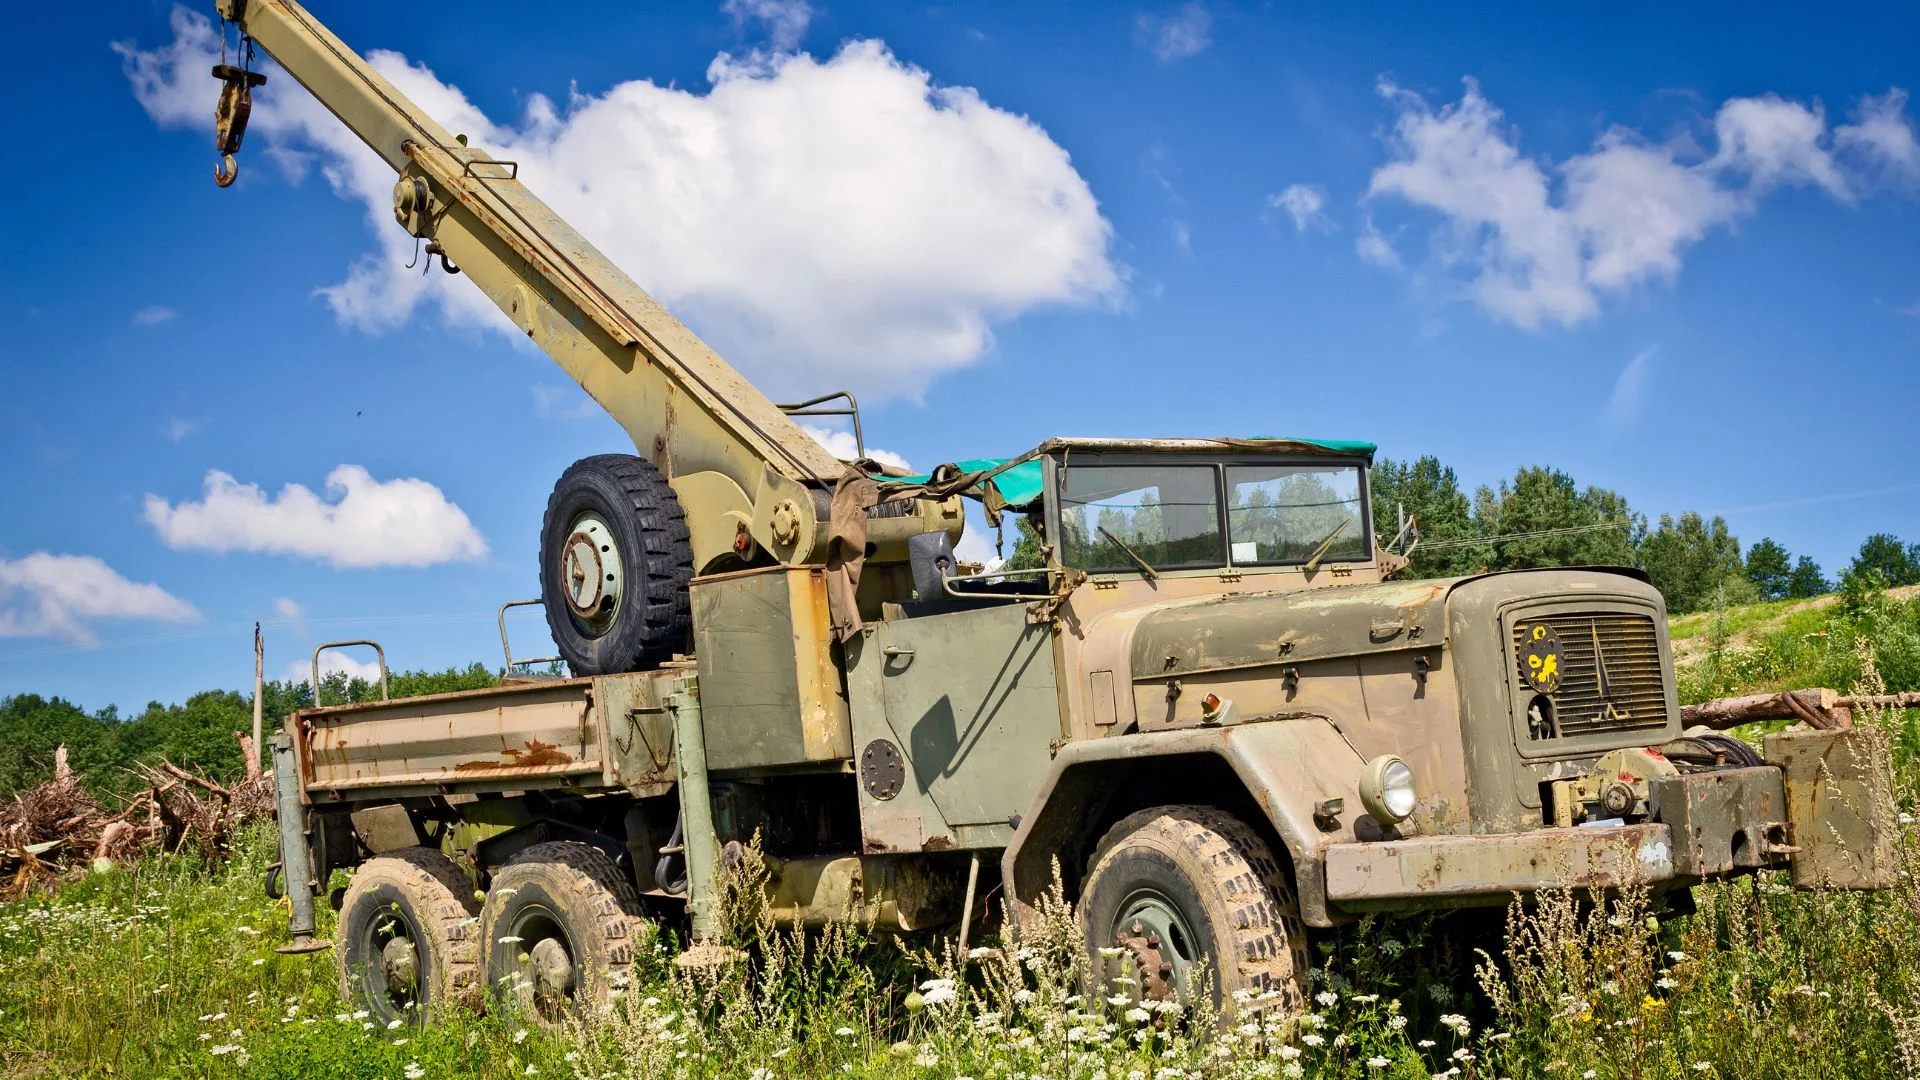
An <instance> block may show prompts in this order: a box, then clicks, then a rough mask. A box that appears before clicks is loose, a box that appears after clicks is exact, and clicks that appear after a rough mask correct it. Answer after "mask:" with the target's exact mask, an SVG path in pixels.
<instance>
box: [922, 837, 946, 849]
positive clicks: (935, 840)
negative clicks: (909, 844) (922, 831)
mask: <svg viewBox="0 0 1920 1080" xmlns="http://www.w3.org/2000/svg"><path fill="white" fill-rule="evenodd" d="M920 850H921V851H951V850H953V837H951V836H929V837H927V841H926V843H924V844H921V845H920Z"/></svg>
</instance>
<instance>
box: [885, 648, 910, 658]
mask: <svg viewBox="0 0 1920 1080" xmlns="http://www.w3.org/2000/svg"><path fill="white" fill-rule="evenodd" d="M880 655H881V656H886V657H894V656H904V657H906V658H908V659H909V660H911V659H912V658H913V650H912V649H903V648H901V647H900V646H898V645H889V646H887V647H886V648H884V649H881V650H880Z"/></svg>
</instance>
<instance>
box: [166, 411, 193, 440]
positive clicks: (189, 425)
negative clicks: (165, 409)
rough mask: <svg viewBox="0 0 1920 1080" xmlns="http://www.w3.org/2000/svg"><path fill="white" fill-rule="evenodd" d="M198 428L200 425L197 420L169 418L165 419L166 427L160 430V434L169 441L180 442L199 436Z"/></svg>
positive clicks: (178, 417)
mask: <svg viewBox="0 0 1920 1080" xmlns="http://www.w3.org/2000/svg"><path fill="white" fill-rule="evenodd" d="M200 428H201V423H200V421H198V420H188V419H187V418H185V417H182V416H170V417H168V418H167V423H166V425H165V426H164V427H162V428H161V429H160V433H161V434H162V435H165V436H166V437H167V439H168V440H169V441H172V442H181V441H183V440H186V439H190V438H192V437H193V436H195V435H197V434H199V433H200Z"/></svg>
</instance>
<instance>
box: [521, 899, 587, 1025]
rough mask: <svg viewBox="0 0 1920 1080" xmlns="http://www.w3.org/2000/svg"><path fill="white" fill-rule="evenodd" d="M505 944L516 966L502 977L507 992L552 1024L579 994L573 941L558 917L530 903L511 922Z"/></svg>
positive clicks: (533, 1013)
mask: <svg viewBox="0 0 1920 1080" xmlns="http://www.w3.org/2000/svg"><path fill="white" fill-rule="evenodd" d="M502 944H504V945H505V946H507V947H508V948H509V949H510V950H511V951H510V952H509V954H508V955H509V956H510V957H511V958H512V961H513V968H512V970H511V971H510V972H508V973H507V974H506V975H504V976H503V978H505V979H506V980H507V983H508V985H507V987H506V989H507V990H508V993H509V994H510V995H511V996H512V997H513V999H514V1000H515V1001H517V1002H519V1004H520V1006H521V1007H522V1008H524V1009H526V1010H527V1011H528V1012H529V1013H530V1014H532V1015H533V1016H536V1017H538V1018H539V1019H540V1020H542V1021H543V1022H548V1023H551V1022H553V1021H556V1020H558V1019H559V1018H560V1016H561V1014H563V1013H565V1012H566V1011H567V1009H568V1008H570V1007H571V1006H572V1005H573V1002H574V998H575V996H576V993H577V989H578V987H577V985H576V983H577V981H578V980H577V978H576V975H577V971H576V968H575V966H574V960H573V956H574V951H573V942H572V941H571V940H569V939H568V937H567V932H566V928H565V927H564V926H563V925H562V924H561V922H560V918H559V916H557V915H555V914H554V913H553V912H552V911H550V910H548V909H547V908H545V907H542V906H539V905H537V904H535V905H529V906H528V907H526V908H523V909H522V910H521V911H520V912H519V913H518V914H516V915H515V916H514V917H513V919H512V921H511V922H510V923H509V924H508V927H507V933H506V935H505V936H504V938H503V939H502Z"/></svg>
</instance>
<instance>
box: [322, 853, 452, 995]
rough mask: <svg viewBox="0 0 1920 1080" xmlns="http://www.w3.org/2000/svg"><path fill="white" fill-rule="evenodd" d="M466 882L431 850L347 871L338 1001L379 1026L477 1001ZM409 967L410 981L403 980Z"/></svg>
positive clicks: (337, 946)
mask: <svg viewBox="0 0 1920 1080" xmlns="http://www.w3.org/2000/svg"><path fill="white" fill-rule="evenodd" d="M474 913H475V904H474V902H473V882H472V881H471V880H470V879H469V878H468V877H467V875H466V874H465V873H464V872H462V871H461V869H460V868H459V867H458V866H456V865H454V862H453V860H452V859H449V858H448V857H447V856H445V855H443V854H441V853H440V852H438V851H435V850H433V849H431V848H422V847H414V848H403V849H401V850H399V851H391V852H388V853H387V854H385V855H380V856H377V857H375V858H372V859H368V860H367V861H366V862H364V863H361V864H360V866H359V868H357V869H356V870H354V872H353V879H352V881H351V882H349V883H348V885H347V890H346V894H345V895H344V897H343V898H342V900H341V904H340V920H339V924H338V927H337V929H336V930H335V933H334V959H335V963H336V964H337V966H338V968H339V972H340V999H341V1000H342V1001H344V1002H346V1003H347V1005H348V1006H349V1008H352V1009H365V1010H366V1011H367V1012H368V1013H369V1014H370V1016H369V1018H368V1019H369V1020H370V1021H373V1022H377V1023H379V1024H380V1025H382V1026H385V1025H386V1024H388V1023H390V1022H391V1021H394V1020H402V1021H406V1022H409V1023H422V1022H425V1021H426V1020H429V1019H432V1018H435V1017H438V1016H441V1015H443V1014H444V1012H445V1010H447V1009H450V1008H454V1007H458V1006H468V1005H472V1004H474V1003H475V1002H476V1001H477V1000H478V993H477V990H478V987H479V972H480V930H479V926H478V920H477V919H476V918H475V917H474ZM402 965H410V966H411V969H412V978H411V979H410V980H409V979H407V978H405V972H404V967H402Z"/></svg>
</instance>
